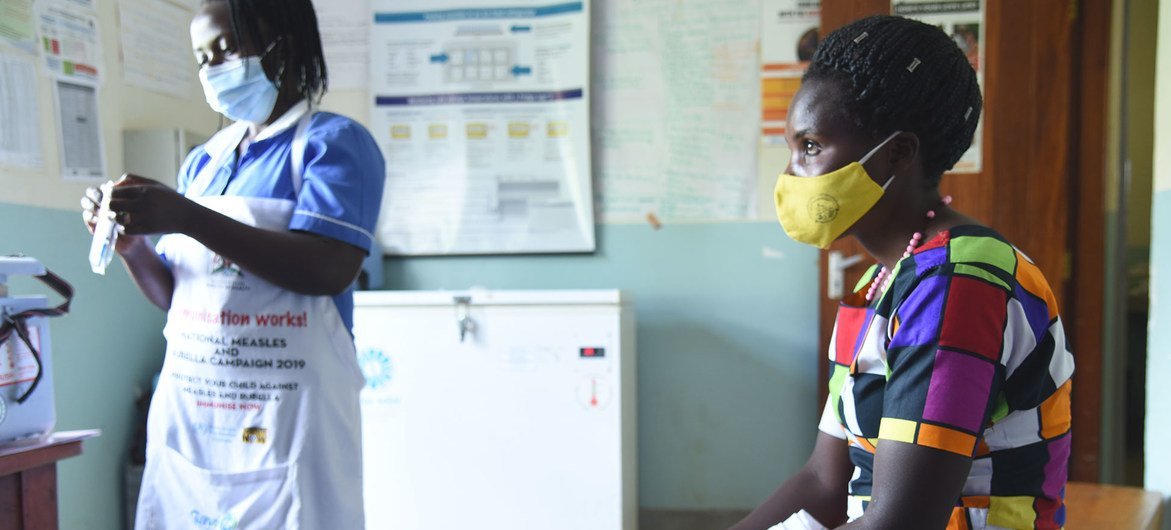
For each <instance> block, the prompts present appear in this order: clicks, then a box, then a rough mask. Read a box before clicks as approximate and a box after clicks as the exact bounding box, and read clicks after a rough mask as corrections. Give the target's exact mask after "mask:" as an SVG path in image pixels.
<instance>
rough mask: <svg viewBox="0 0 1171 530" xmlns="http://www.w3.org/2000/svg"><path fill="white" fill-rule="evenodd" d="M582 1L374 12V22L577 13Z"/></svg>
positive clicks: (533, 16)
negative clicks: (526, 5) (521, 5)
mask: <svg viewBox="0 0 1171 530" xmlns="http://www.w3.org/2000/svg"><path fill="white" fill-rule="evenodd" d="M583 9H584V7H583V3H582V2H567V3H564V4H553V5H548V6H536V7H483V8H467V9H445V10H442V11H416V12H406V13H374V23H375V24H402V23H411V22H450V21H453V20H486V19H499V18H511V19H515V18H537V17H547V16H551V15H564V14H566V13H579V12H581V11H582V10H583Z"/></svg>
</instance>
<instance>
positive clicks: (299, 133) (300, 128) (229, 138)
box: [188, 107, 316, 196]
mask: <svg viewBox="0 0 1171 530" xmlns="http://www.w3.org/2000/svg"><path fill="white" fill-rule="evenodd" d="M314 114H316V111H315V110H314V109H313V108H312V107H310V108H309V110H307V111H305V114H302V115H301V118H300V119H298V120H297V129H296V130H295V131H294V132H293V145H292V148H291V151H290V153H289V155H290V157H291V161H292V166H293V167H292V171H293V194H294V195H300V194H301V182H302V180H303V177H304V173H305V162H304V160H305V146H306V145H308V143H309V134H308V133H309V122H310V121H312V120H313V115H314ZM246 127H247V124H246V123H244V122H236V123H233V124H232V125H230V126H228V127H227V128H225V129H224V130H222V131H220V132H218V133H216V134H215V136H213V137H212V138H211V139H210V140H208V141H207V143H206V144H204V149H205V150H207V151H208V155H210V156H211V161H209V162H208V164H207V165H206V166H203V169H202V170H200V172H199V174H198V175H196V176H195V180H193V181H192V182H191V188H190V189H189V190H188V195H195V196H199V195H203V194H204V192H206V191H207V187H208V186H210V185H211V181H212V179H214V178H215V174H216V173H217V172H219V170H220V168H222V167H223V166H224V163H225V162H227V161H228V158H229V157H230V156H232V153H233V152H235V150H236V147H238V146H239V145H240V139H241V137H242V136H243V134H244V129H245V128H246ZM212 151H215V152H214V153H213V152H212Z"/></svg>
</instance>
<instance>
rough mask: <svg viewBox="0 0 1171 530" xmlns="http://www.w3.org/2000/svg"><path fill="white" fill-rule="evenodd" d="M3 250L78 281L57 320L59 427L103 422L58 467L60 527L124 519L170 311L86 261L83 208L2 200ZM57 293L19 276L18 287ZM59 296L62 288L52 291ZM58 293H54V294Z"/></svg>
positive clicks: (97, 528)
mask: <svg viewBox="0 0 1171 530" xmlns="http://www.w3.org/2000/svg"><path fill="white" fill-rule="evenodd" d="M0 226H4V227H6V230H5V234H4V235H3V236H2V237H0V253H3V254H12V253H16V252H20V253H23V254H25V255H28V256H32V257H35V258H37V259H39V260H41V262H42V263H44V264H45V266H46V267H48V268H49V269H51V270H53V272H56V273H57V274H58V275H60V276H62V277H64V278H65V279H66V280H68V281H69V282H70V283H71V284H73V287H74V289H75V291H76V292H75V295H74V301H73V307H72V312H71V313H70V314H69V315H66V316H63V317H60V318H56V319H53V321H52V322H51V324H50V330H51V333H52V337H53V376H54V378H55V381H54V383H55V384H54V386H55V390H56V401H57V430H74V429H93V428H96V429H101V430H102V436H101V437H99V438H96V439H93V440H89V441H86V442H85V443H84V451H85V452H84V453H83V454H82V455H81V456H78V457H74V458H71V459H68V460H65V461H63V462H62V463H61V465H60V466H59V468H58V473H59V475H58V477H59V486H60V487H59V492H58V496H59V499H60V518H61V528H62V529H63V530H74V529H76V530H114V529H121V528H124V521H125V519H124V510H123V505H124V499H125V496H124V493H123V489H122V482H121V481H122V476H123V469H124V466H125V464H126V455H127V451H128V448H129V446H130V441H129V440H130V436H131V434H132V431H133V429H134V425H133V422H134V418H135V414H136V413H135V409H134V400H135V398H136V396H137V393H138V392H139V390H140V389H142V388H145V385H147V384H148V383H149V381H150V377H151V375H152V374H153V373H154V372H155V371H157V370H158V368H159V366H161V364H162V357H163V349H164V341H163V336H162V326H163V316H164V315H163V312H162V311H159V310H158V309H156V308H155V307H154V306H151V305H149V304H147V303H146V302H145V301H144V300H143V298H142V297H141V296H139V294H138V290H137V289H136V288H135V287H134V285H133V284H132V283H131V281H130V279H129V277H128V276H127V275H126V273H125V272H124V270H123V269H122V267H121V266H120V265H118V264H112V265H111V267H110V269H109V270H108V271H107V273H106V274H107V275H106V276H98V275H96V274H94V273H93V272H91V271H90V270H89V261H88V258H87V255H88V252H89V241H90V237H89V234H88V233H87V232H86V230H85V227H84V226H82V224H81V215H80V210H79V211H78V212H72V211H62V210H52V209H45V208H35V207H28V206H14V205H11V204H2V203H0ZM34 292H35V293H45V294H50V291H49V290H48V289H47V288H44V287H43V286H41V285H40V284H39V283H37V282H35V281H33V280H29V279H18V278H16V277H13V279H12V285H11V293H12V294H30V293H34ZM54 296H55V295H54ZM54 299H55V298H54Z"/></svg>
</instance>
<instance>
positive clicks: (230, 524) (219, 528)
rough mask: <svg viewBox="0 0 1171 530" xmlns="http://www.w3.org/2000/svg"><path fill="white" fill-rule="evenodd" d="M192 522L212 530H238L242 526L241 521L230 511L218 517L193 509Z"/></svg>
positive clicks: (198, 526)
mask: <svg viewBox="0 0 1171 530" xmlns="http://www.w3.org/2000/svg"><path fill="white" fill-rule="evenodd" d="M191 522H193V523H195V526H196V527H197V528H208V529H210V530H236V529H237V528H238V527H239V526H240V522H239V521H237V520H236V518H235V517H233V516H232V514H230V513H225V514H224V516H223V517H218V518H217V517H211V516H209V515H204V514H202V513H200V512H199V510H191Z"/></svg>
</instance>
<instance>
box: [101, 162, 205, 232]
mask: <svg viewBox="0 0 1171 530" xmlns="http://www.w3.org/2000/svg"><path fill="white" fill-rule="evenodd" d="M197 206H198V205H196V204H195V203H194V202H191V200H190V199H188V198H186V197H184V196H182V195H180V194H179V193H178V192H176V191H175V190H173V189H171V188H170V187H168V186H167V185H165V184H163V183H161V182H158V181H155V180H151V179H148V178H146V177H140V176H138V175H122V178H120V179H118V182H115V183H114V191H113V192H112V195H111V197H110V209H111V210H113V211H114V212H115V216H114V219H115V220H116V221H118V224H120V225H122V228H123V229H124V232H123V233H124V234H128V235H132V236H136V235H147V234H170V233H175V232H182V231H183V227H184V226H186V222H187V219H188V217H189V215H190V214H191V212H192V211H193V207H197Z"/></svg>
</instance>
